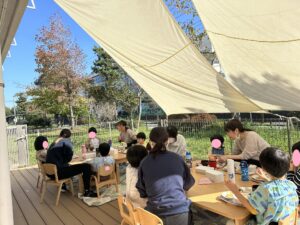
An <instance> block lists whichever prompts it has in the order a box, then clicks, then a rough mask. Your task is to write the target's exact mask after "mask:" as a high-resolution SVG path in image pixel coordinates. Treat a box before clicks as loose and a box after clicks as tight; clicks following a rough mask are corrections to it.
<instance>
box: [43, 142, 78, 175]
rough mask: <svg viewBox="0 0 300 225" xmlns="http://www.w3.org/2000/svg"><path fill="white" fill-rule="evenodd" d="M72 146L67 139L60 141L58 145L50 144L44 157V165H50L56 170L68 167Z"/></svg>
mask: <svg viewBox="0 0 300 225" xmlns="http://www.w3.org/2000/svg"><path fill="white" fill-rule="evenodd" d="M72 148H73V146H72V143H71V141H70V140H69V139H62V140H61V141H59V142H58V143H56V144H55V143H53V144H51V146H50V148H49V150H48V152H47V157H46V163H52V164H55V165H56V166H57V169H58V170H59V169H61V168H63V167H67V166H69V162H70V161H71V160H72V157H73V150H72Z"/></svg>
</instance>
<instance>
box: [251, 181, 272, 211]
mask: <svg viewBox="0 0 300 225" xmlns="http://www.w3.org/2000/svg"><path fill="white" fill-rule="evenodd" d="M268 195H269V193H268V191H267V189H266V188H264V187H263V186H259V187H258V188H257V189H256V190H255V191H254V192H252V193H251V194H250V195H249V197H248V201H249V203H250V205H251V206H252V207H253V208H254V209H256V211H257V212H258V214H263V213H264V212H266V210H267V208H268Z"/></svg>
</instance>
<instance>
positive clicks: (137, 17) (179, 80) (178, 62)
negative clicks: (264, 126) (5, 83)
mask: <svg viewBox="0 0 300 225" xmlns="http://www.w3.org/2000/svg"><path fill="white" fill-rule="evenodd" d="M55 1H56V2H57V4H58V5H59V6H61V7H62V8H63V9H64V10H65V11H66V12H67V13H68V14H69V15H70V16H71V17H72V18H73V19H74V20H75V21H76V22H77V23H78V24H79V25H80V26H81V27H82V28H83V29H84V30H85V31H86V32H87V33H88V34H89V35H90V36H91V37H92V38H94V40H95V41H96V42H97V43H98V44H99V45H101V46H102V47H103V48H104V49H105V51H106V52H107V53H109V54H110V56H112V57H113V58H114V60H115V61H116V62H117V63H118V64H119V65H120V66H121V67H122V68H123V69H124V70H125V71H126V72H127V73H128V74H129V75H130V76H131V77H132V78H133V79H134V80H135V81H136V82H137V83H138V84H139V85H140V86H141V87H142V88H143V89H144V90H145V91H146V92H147V93H148V94H149V95H150V96H151V97H152V98H153V99H154V100H155V101H156V102H157V103H158V104H159V105H160V106H161V107H162V109H163V110H164V111H165V112H166V114H168V115H170V114H181V113H202V112H248V111H257V110H261V109H260V108H259V107H257V106H256V105H255V104H253V103H252V102H251V101H249V100H248V99H247V98H245V97H244V96H242V95H241V94H240V93H239V92H237V91H236V90H235V89H234V88H232V86H231V85H229V83H228V82H226V81H225V80H224V78H223V77H222V76H221V75H219V74H217V73H216V71H214V69H213V68H212V67H211V65H210V64H208V62H207V61H206V59H205V58H204V57H203V56H202V55H201V54H200V53H199V51H198V50H197V49H196V48H195V47H194V46H193V45H192V44H191V42H190V40H189V39H188V38H187V37H186V36H185V34H184V33H183V31H182V30H181V28H180V27H179V26H178V24H177V23H176V22H175V21H174V19H173V17H172V16H171V15H170V13H169V11H168V9H167V8H166V6H165V5H164V3H163V2H162V1H161V0H143V1H141V0H55Z"/></svg>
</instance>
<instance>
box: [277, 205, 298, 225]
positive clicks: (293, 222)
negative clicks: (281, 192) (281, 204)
mask: <svg viewBox="0 0 300 225" xmlns="http://www.w3.org/2000/svg"><path fill="white" fill-rule="evenodd" d="M297 219H298V208H296V209H295V211H294V212H293V213H292V214H291V215H289V216H288V217H286V218H285V219H283V220H280V221H279V222H278V225H297Z"/></svg>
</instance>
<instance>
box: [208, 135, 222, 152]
mask: <svg viewBox="0 0 300 225" xmlns="http://www.w3.org/2000/svg"><path fill="white" fill-rule="evenodd" d="M213 140H219V141H220V143H221V145H220V146H219V147H214V146H212V147H211V151H210V154H212V155H224V137H223V136H222V135H220V134H215V135H213V136H211V137H210V142H211V143H212V141H213Z"/></svg>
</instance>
